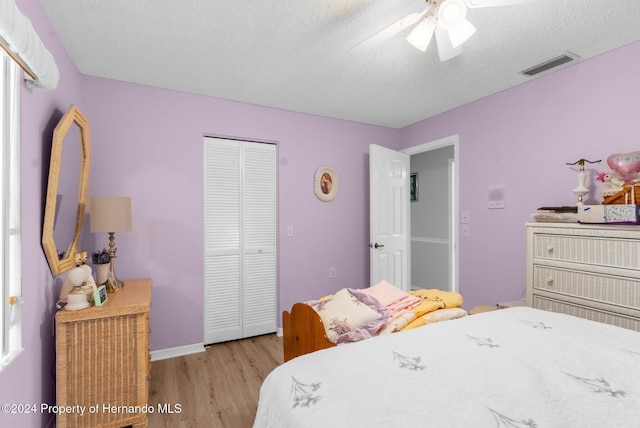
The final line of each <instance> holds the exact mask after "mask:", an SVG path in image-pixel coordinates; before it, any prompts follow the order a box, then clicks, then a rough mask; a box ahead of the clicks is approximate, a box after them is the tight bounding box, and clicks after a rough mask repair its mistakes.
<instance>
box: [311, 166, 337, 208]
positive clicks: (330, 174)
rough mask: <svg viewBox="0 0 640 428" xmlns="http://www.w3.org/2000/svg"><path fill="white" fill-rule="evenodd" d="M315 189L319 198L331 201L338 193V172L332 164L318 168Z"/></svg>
mask: <svg viewBox="0 0 640 428" xmlns="http://www.w3.org/2000/svg"><path fill="white" fill-rule="evenodd" d="M314 191H315V193H316V196H317V197H318V199H320V200H321V201H324V202H330V201H332V200H334V199H335V197H336V196H337V195H338V173H337V172H336V170H335V169H333V168H331V167H330V166H326V165H325V166H321V167H320V168H318V169H317V170H316V175H315V179H314Z"/></svg>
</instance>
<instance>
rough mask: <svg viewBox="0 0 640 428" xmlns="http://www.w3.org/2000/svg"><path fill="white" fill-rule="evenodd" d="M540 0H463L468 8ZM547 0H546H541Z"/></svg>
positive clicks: (538, 0)
mask: <svg viewBox="0 0 640 428" xmlns="http://www.w3.org/2000/svg"><path fill="white" fill-rule="evenodd" d="M540 1H541V0H465V1H464V2H465V3H466V4H467V6H468V7H470V8H475V7H495V6H517V5H520V4H528V3H529V4H530V3H539V2H540ZM542 1H547V0H542Z"/></svg>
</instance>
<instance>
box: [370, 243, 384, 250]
mask: <svg viewBox="0 0 640 428" xmlns="http://www.w3.org/2000/svg"><path fill="white" fill-rule="evenodd" d="M382 247H384V245H382V244H378V243H377V242H376V243H375V244H369V248H375V249H378V248H382Z"/></svg>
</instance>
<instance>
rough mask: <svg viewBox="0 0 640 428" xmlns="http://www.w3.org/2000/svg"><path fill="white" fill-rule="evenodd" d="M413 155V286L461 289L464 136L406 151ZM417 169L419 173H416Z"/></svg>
mask: <svg viewBox="0 0 640 428" xmlns="http://www.w3.org/2000/svg"><path fill="white" fill-rule="evenodd" d="M401 152H402V153H405V154H407V155H409V156H410V174H411V175H412V177H411V179H412V181H411V184H412V185H413V184H415V185H416V188H415V198H414V197H413V195H414V194H413V193H412V198H411V199H412V201H411V202H410V208H409V211H410V218H411V220H410V222H411V226H410V231H411V238H410V248H411V250H410V252H411V261H410V266H411V268H410V272H411V273H410V278H411V288H412V289H418V288H438V289H441V290H444V291H456V292H457V291H458V190H459V189H458V136H457V135H454V136H451V137H446V138H443V139H440V140H436V141H432V142H429V143H425V144H421V145H418V146H415V147H410V148H408V149H405V150H402V151H401ZM413 174H415V176H413Z"/></svg>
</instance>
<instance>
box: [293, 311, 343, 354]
mask: <svg viewBox="0 0 640 428" xmlns="http://www.w3.org/2000/svg"><path fill="white" fill-rule="evenodd" d="M282 330H283V331H282V334H283V341H282V342H283V347H284V360H285V361H289V360H290V359H292V358H295V357H297V356H300V355H304V354H308V353H310V352H314V351H318V350H320V349H325V348H331V347H333V346H336V344H335V343H333V342H331V341H330V340H329V339H328V338H327V335H326V333H325V329H324V324H323V323H322V319H320V316H319V315H318V313H317V312H316V311H315V310H314V309H313V308H312V307H311V306H309V305H307V304H306V303H296V304H294V305H293V307H292V308H291V313H289V312H287V311H284V312H283V313H282Z"/></svg>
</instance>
